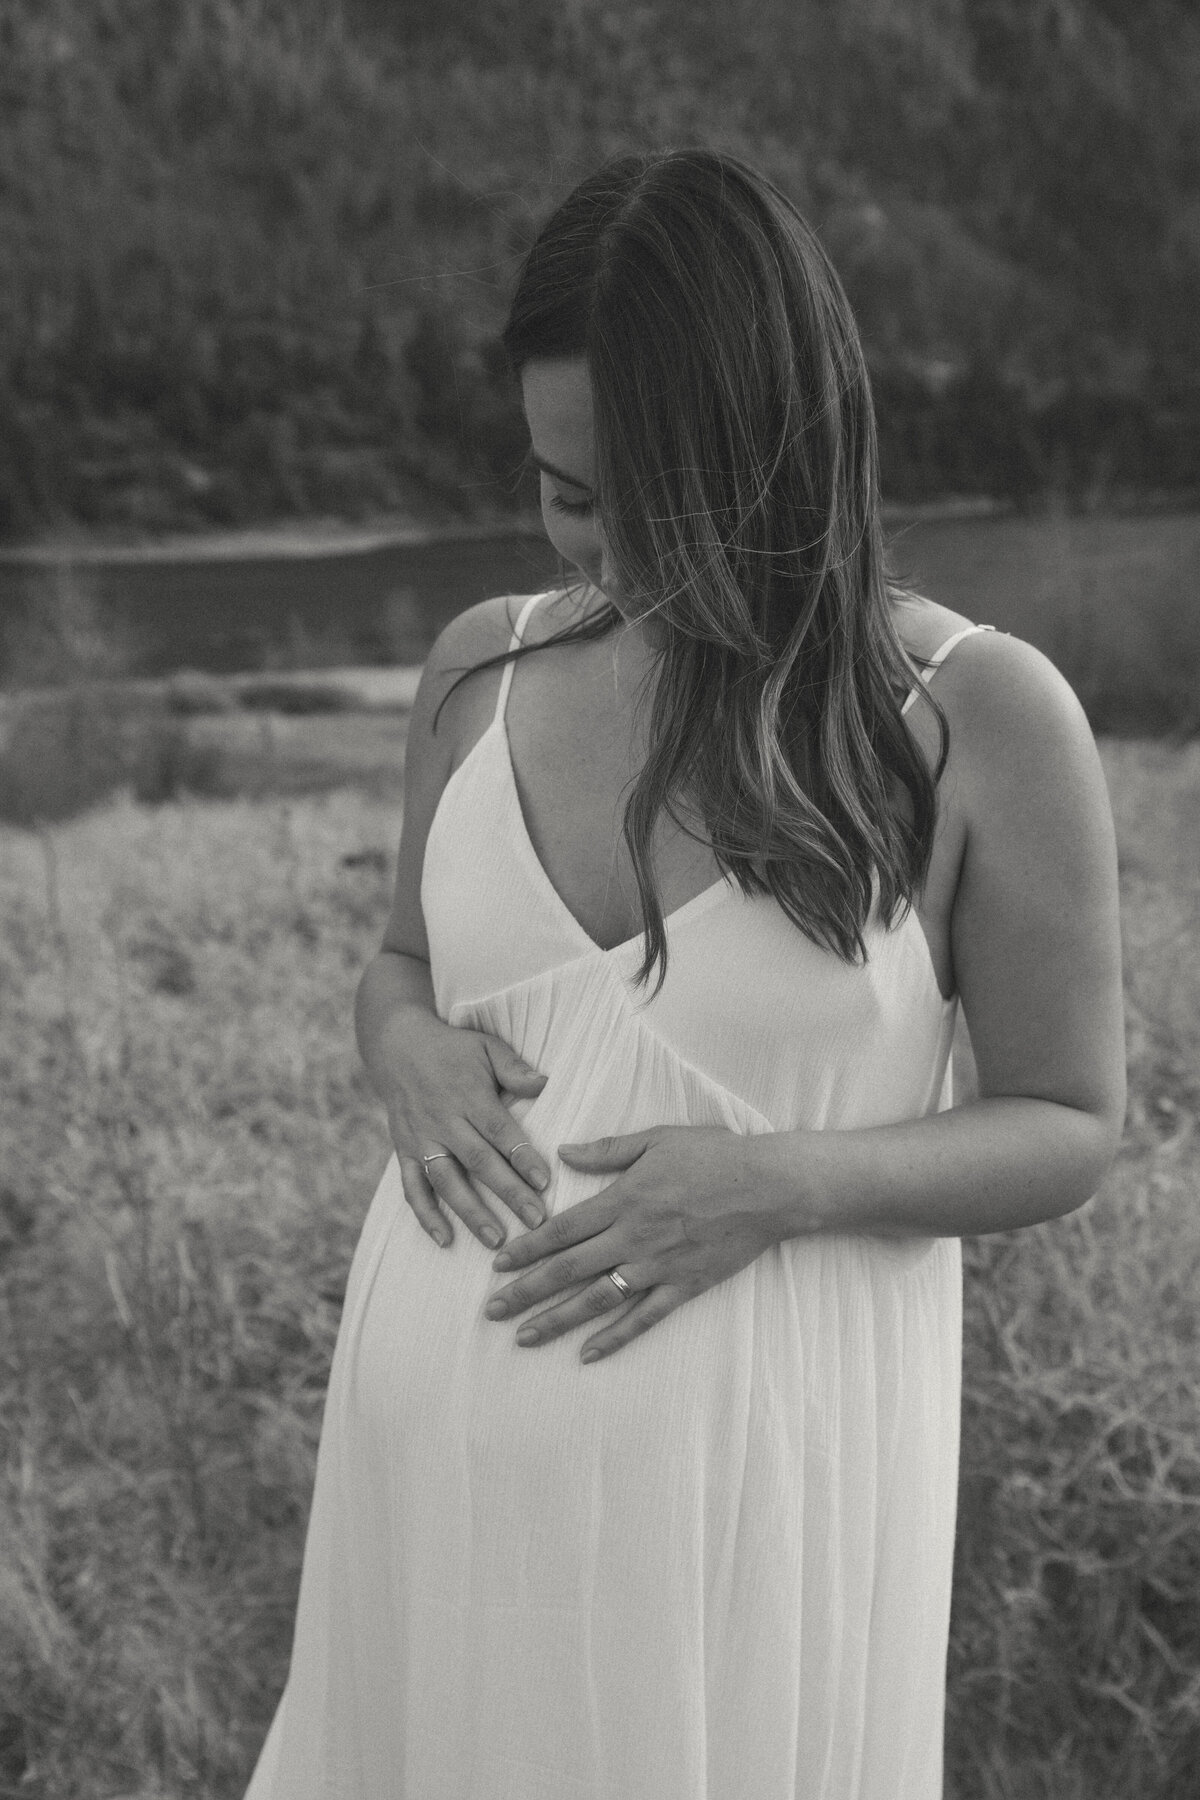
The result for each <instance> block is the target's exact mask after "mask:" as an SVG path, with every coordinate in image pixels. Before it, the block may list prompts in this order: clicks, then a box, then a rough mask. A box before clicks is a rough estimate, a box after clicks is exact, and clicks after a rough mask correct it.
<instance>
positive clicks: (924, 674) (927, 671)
mask: <svg viewBox="0 0 1200 1800" xmlns="http://www.w3.org/2000/svg"><path fill="white" fill-rule="evenodd" d="M995 629H996V627H995V626H994V625H964V626H963V628H962V630H961V631H956V632H955V633H954V636H953V637H948V638H947V639H946V641H945V643H944V644H939V645H938V647H937V649H936V650H935V651H934V653H933V655H932V656H931V657H929V658H928V659H927V660H926V663H925V667H924V668H923V669H922V670H921V680H922V681H923V682H924V683H925V686H926V687H928V686H929V683H930V682H931V680H932V679H933V677H934V675H935V674H936V673H937V671H938V670H939V669H940V668H941V666H942V664H943V663H944V662H945V660H946V658H947V657H948V656H949V654H950V652H951V651H952V650H953V648H954V646H955V644H961V643H962V641H963V639H964V638H965V637H971V636H972V635H973V634H974V633H975V632H976V631H995ZM510 666H511V665H510ZM919 692H920V688H919V687H912V688H910V689H909V691H908V697H907V699H906V700H905V702H904V705H903V706H902V707H901V708H900V715H901V717H902V718H903V716H904V714H905V713H906V712H907V711H908V709H909V707H910V706H911V705H912V703H913V701H914V700H915V699H916V697H917V695H918V693H919Z"/></svg>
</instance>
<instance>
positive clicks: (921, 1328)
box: [247, 596, 962, 1800]
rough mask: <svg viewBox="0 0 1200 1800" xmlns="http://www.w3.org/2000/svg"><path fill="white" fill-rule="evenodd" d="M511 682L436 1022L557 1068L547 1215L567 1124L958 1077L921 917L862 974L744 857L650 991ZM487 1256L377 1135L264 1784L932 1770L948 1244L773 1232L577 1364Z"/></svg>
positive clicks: (854, 1113)
mask: <svg viewBox="0 0 1200 1800" xmlns="http://www.w3.org/2000/svg"><path fill="white" fill-rule="evenodd" d="M538 598H539V596H534V597H533V598H532V599H531V600H530V601H528V602H527V604H526V607H525V609H524V612H523V614H522V616H521V619H520V620H519V621H518V627H517V630H518V633H519V632H520V631H521V630H522V629H523V627H524V625H525V622H526V620H527V618H528V614H529V611H530V609H531V608H532V607H533V606H534V605H535V604H536V601H537V599H538ZM510 678H511V665H510V666H509V668H508V670H507V671H506V674H505V677H504V680H503V683H502V687H501V692H500V697H499V701H498V703H497V708H496V715H495V718H494V720H493V722H492V725H491V726H490V727H489V729H488V730H487V731H486V732H485V733H484V735H483V737H482V738H480V740H479V741H478V743H477V744H476V745H475V746H474V748H473V749H472V750H471V752H470V754H469V755H468V756H467V758H466V759H465V761H464V762H463V763H462V764H461V765H460V767H459V768H458V769H457V770H456V771H455V773H454V775H453V776H452V777H451V779H450V782H449V783H448V785H447V787H446V789H445V791H444V793H443V796H442V799H441V802H440V804H439V807H438V811H437V815H436V817H435V819H434V823H433V827H432V829H431V832H430V835H429V840H428V846H427V850H426V856H425V868H424V875H423V884H422V905H423V909H424V913H425V918H426V922H427V926H428V932H429V944H430V954H431V964H432V970H433V979H434V988H435V993H436V998H437V1005H438V1011H439V1014H440V1015H441V1016H442V1017H443V1018H445V1019H447V1020H448V1021H450V1022H452V1023H454V1024H458V1025H463V1026H467V1027H470V1028H473V1029H477V1030H483V1031H491V1032H495V1033H497V1034H498V1035H500V1036H501V1037H503V1038H505V1039H506V1040H507V1041H508V1042H510V1043H511V1044H513V1045H514V1046H515V1047H516V1049H517V1050H519V1051H520V1053H521V1055H522V1056H524V1057H525V1058H526V1059H527V1060H528V1061H530V1062H531V1063H533V1064H534V1065H536V1066H537V1067H538V1068H540V1069H542V1070H544V1071H545V1072H546V1073H547V1075H548V1077H549V1079H548V1080H547V1082H546V1086H545V1088H544V1089H543V1091H542V1093H541V1094H540V1095H539V1096H538V1097H537V1099H536V1100H534V1101H532V1102H530V1101H518V1102H516V1103H515V1104H514V1105H513V1108H512V1110H513V1112H514V1114H515V1116H516V1117H517V1118H518V1119H519V1121H520V1123H521V1125H522V1129H523V1135H525V1136H527V1137H528V1138H529V1139H531V1140H532V1141H533V1142H534V1143H535V1144H536V1145H537V1147H538V1149H539V1150H540V1151H541V1152H542V1153H543V1154H544V1155H545V1156H546V1157H547V1159H548V1161H549V1163H550V1165H551V1167H552V1168H553V1169H554V1170H555V1174H554V1179H553V1181H552V1184H551V1187H550V1189H549V1190H548V1193H547V1195H546V1197H545V1198H546V1203H547V1206H548V1210H550V1211H551V1212H553V1211H557V1210H559V1209H562V1208H565V1207H569V1206H572V1205H575V1204H576V1203H577V1202H578V1201H580V1200H582V1199H584V1198H586V1197H587V1196H589V1195H591V1194H593V1193H595V1192H597V1191H598V1190H599V1189H600V1188H602V1187H603V1186H606V1185H607V1184H608V1183H609V1181H610V1180H611V1179H612V1178H611V1177H610V1176H595V1175H585V1174H581V1173H579V1172H578V1171H573V1170H570V1169H567V1168H566V1167H565V1166H564V1165H562V1164H560V1163H558V1161H557V1157H556V1147H557V1145H558V1144H559V1143H562V1142H568V1141H574V1142H580V1141H585V1140H587V1139H590V1138H594V1137H599V1136H602V1135H607V1134H609V1133H614V1132H628V1131H636V1130H639V1129H641V1128H643V1127H647V1126H652V1125H664V1124H666V1125H704V1126H721V1127H725V1128H726V1129H728V1130H730V1131H736V1132H745V1133H753V1132H768V1131H787V1130H793V1129H798V1128H803V1129H806V1130H846V1129H854V1128H859V1127H864V1126H871V1125H883V1124H889V1123H893V1122H897V1121H901V1120H906V1119H913V1118H919V1117H921V1116H923V1115H925V1114H927V1113H930V1112H933V1111H936V1110H937V1109H938V1108H939V1107H942V1106H947V1105H949V1104H950V1086H949V1053H950V1046H951V1039H952V1036H953V1028H954V1017H955V1003H954V1002H953V1001H946V1000H944V999H943V998H942V996H941V994H940V992H939V990H938V987H937V983H936V980H935V977H934V973H933V969H932V965H931V963H930V959H929V953H928V949H927V947H926V943H925V939H924V935H923V932H922V930H921V927H920V924H919V922H918V921H917V919H916V918H915V916H914V915H912V914H908V915H906V916H905V917H904V918H903V919H902V920H901V921H900V922H899V923H898V924H897V925H895V926H894V928H892V929H890V930H888V929H884V928H883V926H882V925H880V924H879V923H878V922H873V924H872V927H871V929H870V931H869V933H868V947H869V951H870V955H869V958H868V961H867V963H866V964H865V966H862V967H857V968H856V967H850V966H848V965H847V964H845V963H844V962H842V961H841V960H840V959H838V958H837V957H835V956H833V955H832V954H830V953H828V952H826V951H822V950H820V949H818V948H817V947H816V946H815V945H813V944H812V943H810V942H809V940H808V939H807V938H805V937H804V936H803V935H802V934H801V933H800V932H799V931H798V930H797V929H796V928H795V927H794V926H792V925H791V924H790V922H789V921H788V920H787V918H786V917H785V915H784V914H783V913H782V911H781V910H780V908H779V907H778V906H777V905H776V904H775V903H774V902H773V901H771V900H769V899H765V898H754V899H746V898H745V897H744V896H742V895H741V893H740V892H739V891H738V890H737V888H736V887H735V886H734V885H733V884H732V883H729V882H727V881H725V880H721V881H718V882H716V883H714V885H713V886H712V887H711V888H709V889H707V890H706V891H705V892H704V893H702V894H701V895H699V896H698V897H697V898H696V899H695V900H693V901H692V902H691V903H690V904H688V905H686V906H684V907H682V908H680V909H679V910H678V911H677V912H675V913H674V914H672V915H671V916H670V917H669V919H668V921H667V930H668V942H669V951H670V958H669V968H668V974H667V979H666V982H665V985H664V987H663V988H662V990H661V991H660V993H659V994H658V995H657V996H656V997H655V998H653V999H649V1000H647V998H646V993H647V990H646V989H644V988H643V989H640V988H638V987H637V986H636V985H635V984H634V981H633V975H634V972H635V971H636V969H637V966H638V963H639V961H640V957H641V951H642V940H641V938H640V937H638V938H635V939H632V940H630V942H629V943H627V944H624V945H620V946H618V947H617V949H615V950H610V951H604V950H601V949H600V948H598V947H597V946H596V945H595V944H594V943H593V942H592V941H591V939H590V938H589V937H588V936H587V933H586V932H585V931H584V930H583V928H582V926H580V925H579V923H578V922H577V921H576V920H575V919H574V917H573V916H572V915H571V913H570V912H569V911H568V909H567V908H566V906H565V904H564V903H563V902H562V901H561V899H560V898H559V896H558V894H557V893H556V891H555V890H554V888H553V886H552V885H551V884H550V881H549V879H548V877H547V876H546V874H545V871H544V870H543V868H542V866H541V864H540V862H539V860H538V857H537V855H536V852H535V851H534V848H533V845H532V843H531V841H530V839H529V835H528V832H527V829H526V827H525V823H524V819H523V817H522V814H521V808H520V801H519V797H518V794H517V790H516V785H515V781H514V777H513V773H512V765H511V759H510V757H509V753H508V742H507V734H506V729H505V723H504V707H505V701H506V698H507V692H508V686H509V681H510ZM514 1229H515V1230H520V1229H521V1228H520V1227H519V1226H515V1227H514ZM491 1257H492V1252H490V1251H488V1250H487V1249H486V1248H485V1247H484V1246H483V1245H482V1244H480V1243H479V1242H478V1241H477V1240H475V1239H474V1238H473V1237H472V1236H470V1235H469V1234H468V1233H467V1232H466V1231H465V1230H463V1229H461V1228H460V1230H459V1231H458V1233H457V1239H456V1242H455V1245H454V1246H453V1248H452V1249H451V1250H449V1251H443V1250H440V1249H438V1248H437V1246H435V1245H434V1244H433V1243H432V1242H431V1241H430V1239H429V1238H428V1237H427V1236H426V1234H425V1233H424V1231H423V1230H422V1229H421V1227H420V1226H419V1225H418V1224H417V1223H416V1220H415V1219H414V1218H413V1216H412V1214H411V1212H410V1211H409V1209H408V1207H407V1205H406V1204H405V1201H404V1197H403V1192H402V1189H401V1185H400V1178H399V1172H398V1168H397V1165H396V1160H395V1158H394V1157H393V1158H392V1159H391V1160H390V1161H389V1163H388V1165H387V1167H386V1169H385V1170H384V1173H383V1178H382V1180H381V1182H380V1185H379V1189H378V1191H377V1193H376V1195H375V1198H374V1200H373V1202H372V1205H371V1208H370V1212H369V1214H368V1216H367V1219H366V1222H365V1224H364V1227H363V1231H362V1236H361V1239H360V1242H359V1244H358V1248H357V1251H356V1254H355V1257H354V1262H353V1266H352V1269H351V1273H350V1280H349V1286H348V1289H347V1293H346V1302H345V1309H344V1314H343V1319H342V1326H341V1331H340V1334H339V1338H338V1343H337V1347H336V1351H335V1355H334V1360H333V1368H332V1372H331V1376H330V1383H329V1392H328V1398H327V1402H326V1409H325V1419H324V1426H323V1431H322V1437H321V1445H320V1451H319V1457H318V1465H317V1477H316V1486H315V1490H314V1495H313V1504H312V1513H311V1518H310V1522H309V1528H308V1539H307V1545H306V1550H305V1558H304V1569H303V1577H302V1582H301V1590H300V1599H299V1605H298V1610H297V1618H296V1628H295V1639H294V1646H293V1653H292V1661H291V1670H290V1674H289V1677H288V1682H287V1687H286V1690H285V1692H284V1695H283V1698H282V1700H281V1701H280V1705H279V1708H278V1711H277V1713H276V1717H275V1720H274V1724H273V1725H272V1728H271V1732H270V1734H269V1736H268V1739H267V1742H266V1745H265V1746H264V1749H263V1752H262V1756H261V1758H260V1761H259V1765H258V1768H257V1771H256V1773H255V1776H254V1779H253V1780H252V1782H251V1785H250V1789H249V1794H248V1797H247V1800H937V1796H939V1795H940V1793H941V1767H942V1735H943V1696H944V1684H945V1664H946V1648H947V1634H948V1627H949V1609H950V1577H951V1562H952V1553H953V1542H954V1518H955V1494H956V1486H957V1467H958V1426H959V1389H960V1364H961V1334H962V1321H961V1257H960V1246H959V1242H958V1240H957V1239H953V1238H905V1239H892V1238H881V1237H868V1236H863V1235H856V1236H851V1235H841V1236H837V1235H829V1236H823V1237H820V1238H816V1239H812V1238H806V1239H795V1240H789V1241H788V1242H785V1243H783V1244H781V1245H779V1246H777V1247H775V1248H772V1249H771V1250H769V1251H768V1252H766V1253H765V1254H764V1255H763V1256H761V1257H759V1258H758V1260H757V1261H756V1262H754V1263H752V1264H751V1265H749V1266H748V1267H747V1268H745V1269H743V1270H742V1271H741V1272H740V1273H739V1274H737V1275H735V1276H734V1277H732V1278H731V1279H729V1280H727V1281H725V1282H722V1283H721V1284H720V1285H719V1286H717V1287H715V1288H712V1289H710V1290H709V1291H708V1292H707V1293H704V1294H701V1295H700V1296H698V1297H697V1298H696V1299H693V1300H691V1301H689V1302H687V1303H686V1304H685V1305H683V1306H682V1307H680V1308H679V1309H678V1310H677V1311H676V1312H674V1313H672V1314H671V1315H670V1316H669V1317H668V1318H667V1319H665V1320H663V1321H662V1322H660V1323H659V1324H658V1325H655V1326H653V1327H652V1328H651V1329H650V1330H649V1331H648V1332H646V1333H645V1334H644V1335H643V1336H641V1337H639V1338H637V1339H635V1340H634V1341H633V1342H632V1343H631V1344H629V1345H627V1346H625V1347H624V1348H623V1349H621V1350H620V1351H618V1352H617V1353H616V1354H615V1355H613V1356H612V1357H611V1358H608V1359H605V1360H603V1361H601V1362H599V1363H595V1364H592V1365H590V1366H584V1365H582V1364H581V1363H580V1362H579V1347H580V1344H581V1342H582V1341H583V1337H584V1336H585V1335H586V1334H585V1332H583V1331H575V1332H571V1333H568V1334H567V1336H566V1337H564V1338H560V1339H557V1340H555V1341H553V1342H551V1343H549V1344H544V1345H541V1346H539V1347H537V1348H535V1349H532V1350H528V1349H522V1348H519V1347H518V1346H517V1345H516V1344H515V1342H514V1332H515V1326H514V1325H513V1323H512V1322H511V1321H508V1322H503V1323H499V1324H497V1323H495V1322H493V1321H491V1320H488V1319H485V1318H484V1316H483V1309H484V1307H485V1305H486V1303H487V1301H488V1299H489V1298H490V1296H491V1295H492V1293H493V1292H494V1291H495V1290H496V1289H497V1288H499V1287H501V1286H502V1285H504V1284H505V1283H506V1282H507V1281H509V1280H511V1279H512V1277H511V1276H505V1275H497V1274H494V1273H493V1271H492V1268H491ZM592 1329H593V1330H594V1327H593V1328H592Z"/></svg>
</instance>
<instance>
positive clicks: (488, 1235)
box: [479, 1225, 504, 1250]
mask: <svg viewBox="0 0 1200 1800" xmlns="http://www.w3.org/2000/svg"><path fill="white" fill-rule="evenodd" d="M479 1235H480V1237H481V1238H482V1239H483V1241H484V1243H485V1244H486V1245H487V1246H488V1248H489V1249H490V1250H494V1249H495V1248H496V1246H497V1244H502V1243H503V1242H504V1239H503V1238H502V1237H501V1235H500V1233H499V1232H498V1231H497V1230H496V1227H495V1226H494V1225H485V1226H484V1227H483V1229H482V1230H481V1231H480V1233H479Z"/></svg>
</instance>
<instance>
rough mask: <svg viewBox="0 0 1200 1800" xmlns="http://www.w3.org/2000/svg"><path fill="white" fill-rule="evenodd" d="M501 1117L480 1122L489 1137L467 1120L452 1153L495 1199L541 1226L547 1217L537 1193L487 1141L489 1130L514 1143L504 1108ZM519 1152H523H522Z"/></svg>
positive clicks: (514, 1133) (514, 1135)
mask: <svg viewBox="0 0 1200 1800" xmlns="http://www.w3.org/2000/svg"><path fill="white" fill-rule="evenodd" d="M499 1110H500V1111H501V1112H502V1113H503V1117H502V1120H497V1119H495V1118H492V1117H488V1118H486V1119H484V1121H483V1124H484V1126H485V1127H487V1128H489V1136H484V1135H483V1132H482V1131H480V1130H477V1129H475V1127H474V1126H472V1125H471V1124H470V1123H469V1122H464V1123H463V1125H462V1126H461V1128H460V1129H459V1130H458V1131H457V1132H455V1134H454V1137H453V1140H452V1145H451V1146H448V1147H452V1148H453V1150H454V1154H455V1156H456V1157H457V1158H458V1160H459V1162H460V1163H461V1165H462V1167H463V1168H464V1169H465V1170H466V1172H467V1174H468V1175H470V1176H471V1177H472V1178H473V1179H474V1180H475V1181H481V1182H482V1183H483V1185H484V1187H485V1188H490V1189H491V1191H492V1193H493V1194H495V1196H496V1198H497V1199H498V1200H503V1202H504V1204H505V1205H506V1206H508V1207H511V1209H512V1210H513V1212H515V1213H516V1214H517V1215H518V1217H519V1218H521V1219H523V1220H524V1221H525V1223H526V1224H527V1225H540V1224H541V1223H542V1220H543V1219H544V1218H545V1216H546V1209H545V1207H544V1206H543V1205H542V1204H541V1202H540V1201H539V1199H538V1197H537V1195H536V1193H533V1192H531V1191H530V1188H529V1186H528V1185H527V1184H526V1182H525V1181H524V1180H523V1179H522V1177H521V1174H520V1172H519V1171H518V1170H517V1169H515V1168H514V1167H513V1165H512V1163H511V1161H510V1160H509V1158H508V1157H507V1156H505V1155H503V1154H502V1153H501V1152H500V1151H499V1150H497V1149H496V1147H495V1143H494V1141H490V1133H491V1132H495V1133H496V1136H497V1137H500V1138H505V1137H506V1138H508V1140H509V1141H510V1142H511V1143H516V1141H517V1137H518V1128H517V1127H516V1126H515V1125H514V1124H513V1121H512V1120H511V1119H510V1118H509V1116H508V1114H507V1113H506V1112H503V1109H499ZM522 1154H525V1153H524V1152H522Z"/></svg>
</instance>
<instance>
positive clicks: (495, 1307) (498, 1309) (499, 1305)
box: [483, 1300, 508, 1319]
mask: <svg viewBox="0 0 1200 1800" xmlns="http://www.w3.org/2000/svg"><path fill="white" fill-rule="evenodd" d="M483 1310H484V1313H485V1314H486V1316H487V1317H488V1318H489V1319H503V1318H504V1317H505V1316H506V1314H507V1312H508V1308H507V1306H505V1304H504V1302H503V1300H489V1301H488V1303H487V1305H486V1306H485V1307H484V1309H483Z"/></svg>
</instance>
